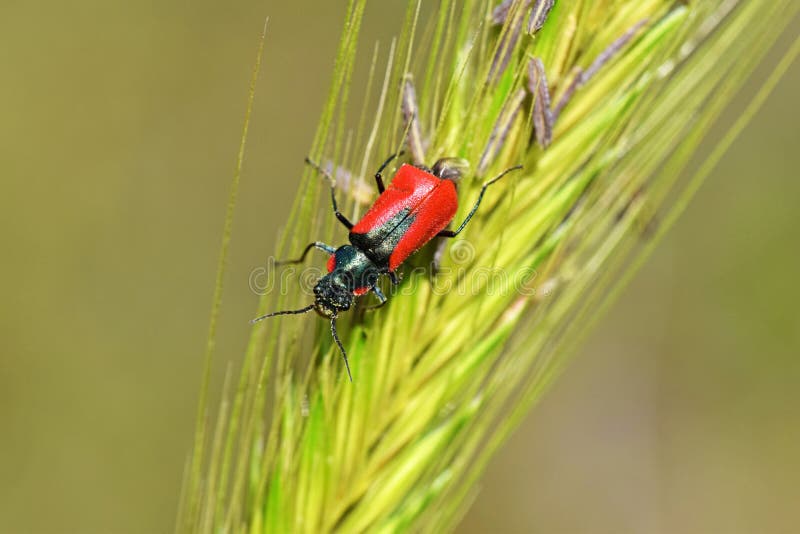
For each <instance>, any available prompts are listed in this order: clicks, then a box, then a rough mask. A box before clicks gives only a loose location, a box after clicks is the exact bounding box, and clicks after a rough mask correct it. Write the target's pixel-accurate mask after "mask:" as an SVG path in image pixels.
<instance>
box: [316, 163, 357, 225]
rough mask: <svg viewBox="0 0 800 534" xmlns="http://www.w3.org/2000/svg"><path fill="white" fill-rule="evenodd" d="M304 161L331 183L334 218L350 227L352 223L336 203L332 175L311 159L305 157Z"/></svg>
mask: <svg viewBox="0 0 800 534" xmlns="http://www.w3.org/2000/svg"><path fill="white" fill-rule="evenodd" d="M306 163H308V164H309V165H311V166H312V167H314V168H315V169H316V170H317V172H319V173H320V174H322V175H323V176H324V177H325V178H326V179H327V180H328V183H329V184H330V185H331V204H333V213H334V214H335V215H336V218H337V219H339V222H341V223H342V224H343V225H345V227H346V228H347V229H348V230H350V229H352V228H353V223H351V222H350V220H349V219H348V218H347V217H345V216H344V215H343V214H342V213H341V212H340V211H339V208H338V206H337V205H336V182H335V181H334V179H333V176H331V175H330V174H329V173H328V171H326V170H325V169H323V168H322V167H320V166H319V165H318V164H316V163H314V162H313V161H311V159H310V158H308V157H306Z"/></svg>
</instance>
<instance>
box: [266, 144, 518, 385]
mask: <svg viewBox="0 0 800 534" xmlns="http://www.w3.org/2000/svg"><path fill="white" fill-rule="evenodd" d="M401 154H402V153H401ZM397 155H398V154H393V155H392V156H390V157H389V158H388V159H387V160H386V161H385V162H383V165H381V167H380V168H379V169H378V172H377V173H375V183H376V184H377V186H378V192H379V193H380V196H379V197H378V199H377V200H376V201H375V204H373V205H372V207H371V208H370V209H369V211H367V213H366V214H365V215H364V217H362V219H361V220H360V221H358V222H357V223H356V224H353V223H352V222H350V221H349V220H348V219H347V217H345V216H344V215H343V214H342V213H341V212H340V211H339V208H338V207H337V205H336V190H335V187H334V186H335V183H334V180H333V178H332V177H331V176H330V174H328V172H326V171H325V170H324V169H322V168H321V167H320V166H319V165H317V164H316V163H314V162H312V161H311V160H310V159H308V158H306V163H308V164H309V165H311V166H312V167H314V168H315V169H316V170H317V171H318V172H319V173H321V174H322V175H323V176H325V178H327V180H328V182H329V183H330V186H331V203H332V204H333V212H334V214H335V215H336V218H337V219H339V222H341V223H342V224H343V225H344V226H345V227H346V228H347V230H348V231H349V232H350V244H349V245H342V246H340V247H339V248H334V247H332V246H330V245H326V244H325V243H320V242H319V241H315V242H313V243H309V245H308V246H307V247H306V248H305V249H304V250H303V253H302V254H301V255H300V257H299V258H297V259H296V260H290V261H284V262H280V263H281V264H288V263H301V262H302V261H303V260H304V259H305V257H306V255H307V254H308V252H309V251H310V250H311V249H313V248H316V249H319V250H322V251H323V252H326V253H328V254H330V258H329V259H328V274H327V275H325V276H323V277H322V278H320V279H319V280H318V281H317V284H316V286H315V287H314V302H313V303H312V304H309V305H308V306H306V307H305V308H300V309H299V310H285V311H279V312H273V313H268V314H267V315H262V316H261V317H257V318H255V319H253V320H252V321H251V322H252V323H256V322H258V321H261V320H263V319H267V318H269V317H275V316H276V315H293V314H301V313H307V312H310V311H312V310H313V311H316V312H317V313H318V314H320V315H321V316H323V317H326V318H328V319H330V322H331V334H332V335H333V339H334V341H335V342H336V345H337V346H338V347H339V350H340V351H341V352H342V357H343V358H344V364H345V367H346V368H347V376H348V377H349V378H350V381H351V382H352V381H353V375H352V374H351V372H350V364H349V362H348V361H347V352H346V351H345V349H344V346H343V345H342V342H341V340H340V339H339V334H338V333H337V332H336V318H337V317H338V316H339V313H340V312H343V311H346V310H349V309H350V307H351V306H353V303H354V301H355V298H356V297H360V296H362V295H365V294H366V293H369V292H370V291H371V292H372V293H374V294H375V296H376V297H377V299H378V304H377V305H376V306H372V307H371V309H376V308H379V307H381V306H383V305H384V304H386V296H385V295H384V294H383V292H382V291H381V288H380V287H378V285H377V284H378V279H379V278H380V277H381V276H384V275H385V276H388V277H389V278H390V279H391V281H392V283H393V284H395V285H397V284H398V283H399V279H398V278H397V274H396V272H395V271H396V270H397V268H398V267H400V265H401V264H402V263H403V262H404V261H405V260H406V258H408V257H409V256H410V255H411V254H413V253H414V252H416V251H417V250H419V249H420V248H422V246H423V245H425V243H427V242H428V241H430V240H431V239H433V238H434V237H437V236H439V237H455V236H457V235H458V234H459V233H461V231H462V230H463V229H464V227H465V226H466V225H467V223H468V222H469V221H470V219H472V216H473V215H475V212H476V211H477V210H478V206H480V204H481V200H483V194H484V193H485V192H486V189H487V188H488V187H489V186H490V185H492V184H494V183H495V182H497V181H498V180H499V179H500V178H502V177H503V176H505V175H506V174H507V173H509V172H511V171H513V170H517V169H521V168H522V166H521V165H520V166H516V167H511V168H510V169H506V170H505V171H503V172H502V173H500V174H499V175H498V176H497V177H495V178H493V179H492V180H489V181H488V182H486V183H484V184H483V187H481V191H480V194H479V195H478V200H477V201H476V202H475V205H474V206H472V209H471V210H470V211H469V213H468V214H467V216H466V218H465V219H464V221H463V222H462V223H461V224H460V225H459V226H458V228H457V229H456V230H447V229H446V228H447V226H448V225H449V224H450V222H451V221H452V220H453V217H454V216H455V214H456V211H457V210H458V195H457V194H456V184H455V182H456V181H457V180H458V179H459V178H460V177H461V165H463V162H462V160H459V159H455V158H444V159H440V160H439V161H437V162H436V163H435V164H434V165H433V167H432V168H427V167H425V166H422V165H420V166H414V165H409V164H403V165H401V166H400V168H399V169H398V170H397V173H396V174H395V175H394V178H393V179H392V182H391V183H390V184H389V187H388V188H387V187H385V186H384V184H383V176H382V174H381V173H382V172H383V170H384V169H385V168H386V166H387V165H388V164H389V163H390V162H391V161H392V160H393V159H394V158H395V157H396V156H397Z"/></svg>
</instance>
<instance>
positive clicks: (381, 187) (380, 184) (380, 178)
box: [375, 150, 404, 193]
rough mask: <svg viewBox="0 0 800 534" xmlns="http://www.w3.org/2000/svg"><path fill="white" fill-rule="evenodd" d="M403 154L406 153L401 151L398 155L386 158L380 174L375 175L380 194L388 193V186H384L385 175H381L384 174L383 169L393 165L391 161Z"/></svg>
mask: <svg viewBox="0 0 800 534" xmlns="http://www.w3.org/2000/svg"><path fill="white" fill-rule="evenodd" d="M403 154H404V152H403V151H402V150H401V151H400V152H398V153H397V154H392V155H391V156H389V157H388V158H386V161H384V162H383V165H381V166H380V168H379V169H378V172H376V173H375V184H376V185H377V186H378V193H383V192H384V191H386V186H385V185H383V175H382V174H381V173H382V172H383V169H385V168H386V166H387V165H389V163H391V161H392V160H393V159H394V158H396V157H398V156H402V155H403Z"/></svg>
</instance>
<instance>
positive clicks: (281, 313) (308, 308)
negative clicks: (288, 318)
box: [250, 304, 314, 324]
mask: <svg viewBox="0 0 800 534" xmlns="http://www.w3.org/2000/svg"><path fill="white" fill-rule="evenodd" d="M313 309H314V305H313V304H309V305H308V306H306V307H305V308H300V309H299V310H285V311H279V312H272V313H268V314H266V315H262V316H261V317H256V318H255V319H251V320H250V324H255V323H257V322H259V321H262V320H264V319H268V318H270V317H275V316H276V315H296V314H300V313H308V312H310V311H311V310H313Z"/></svg>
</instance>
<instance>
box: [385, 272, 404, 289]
mask: <svg viewBox="0 0 800 534" xmlns="http://www.w3.org/2000/svg"><path fill="white" fill-rule="evenodd" d="M387 274H388V275H389V280H391V281H392V285H395V286H396V285H397V284H399V283H400V280H401V278H402V277H400V276H397V274H396V273H394V272H392V271H389V272H388V273H387Z"/></svg>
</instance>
